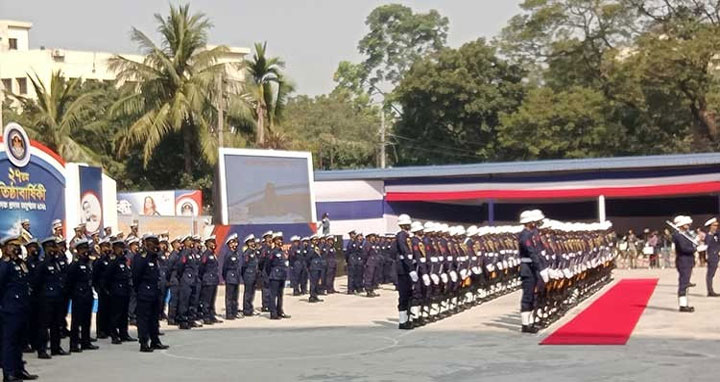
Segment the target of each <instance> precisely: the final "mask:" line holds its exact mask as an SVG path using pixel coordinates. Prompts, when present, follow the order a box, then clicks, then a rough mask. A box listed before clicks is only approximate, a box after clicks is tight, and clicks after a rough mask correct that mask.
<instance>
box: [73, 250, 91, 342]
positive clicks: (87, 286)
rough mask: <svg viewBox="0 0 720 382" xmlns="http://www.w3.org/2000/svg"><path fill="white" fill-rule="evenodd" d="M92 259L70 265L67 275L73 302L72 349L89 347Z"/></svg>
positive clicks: (81, 260)
mask: <svg viewBox="0 0 720 382" xmlns="http://www.w3.org/2000/svg"><path fill="white" fill-rule="evenodd" d="M92 271H93V269H92V265H90V259H88V258H80V259H78V260H77V261H75V262H73V263H72V264H70V267H69V268H68V273H67V290H68V293H69V294H70V299H71V300H72V322H71V324H70V347H71V348H75V347H78V346H83V347H88V346H89V345H91V344H90V323H91V321H92V307H93V273H92Z"/></svg>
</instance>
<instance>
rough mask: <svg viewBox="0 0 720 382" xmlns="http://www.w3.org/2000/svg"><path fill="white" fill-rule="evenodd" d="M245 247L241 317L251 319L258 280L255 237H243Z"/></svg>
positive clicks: (251, 235) (250, 235)
mask: <svg viewBox="0 0 720 382" xmlns="http://www.w3.org/2000/svg"><path fill="white" fill-rule="evenodd" d="M243 242H244V243H245V245H246V248H245V252H244V253H243V265H242V280H243V286H244V289H243V315H244V316H245V317H251V316H254V315H255V312H254V310H253V301H254V300H255V284H256V282H257V278H258V273H259V269H258V264H259V259H258V249H257V245H256V244H255V235H253V234H249V235H247V236H245V239H244V241H243Z"/></svg>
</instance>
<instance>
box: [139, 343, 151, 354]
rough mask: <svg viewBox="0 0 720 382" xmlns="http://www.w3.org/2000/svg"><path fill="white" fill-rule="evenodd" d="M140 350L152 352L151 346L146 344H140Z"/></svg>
mask: <svg viewBox="0 0 720 382" xmlns="http://www.w3.org/2000/svg"><path fill="white" fill-rule="evenodd" d="M140 352H142V353H152V352H153V348H151V347H150V346H148V345H147V344H140Z"/></svg>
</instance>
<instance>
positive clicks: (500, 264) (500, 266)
mask: <svg viewBox="0 0 720 382" xmlns="http://www.w3.org/2000/svg"><path fill="white" fill-rule="evenodd" d="M497 267H498V269H499V270H501V271H502V270H503V269H505V268H504V265H503V263H502V262H498V263H497Z"/></svg>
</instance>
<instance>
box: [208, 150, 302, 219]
mask: <svg viewBox="0 0 720 382" xmlns="http://www.w3.org/2000/svg"><path fill="white" fill-rule="evenodd" d="M220 160H221V169H220V170H221V177H222V178H223V179H222V181H221V187H222V188H223V189H222V190H221V192H222V195H223V203H222V204H223V216H222V218H223V219H222V220H223V223H224V224H268V223H276V224H278V223H281V224H286V223H309V222H313V221H315V218H314V217H315V207H314V206H315V204H314V198H313V193H312V157H311V154H310V153H306V152H293V151H275V150H240V149H222V150H221V151H220Z"/></svg>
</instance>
